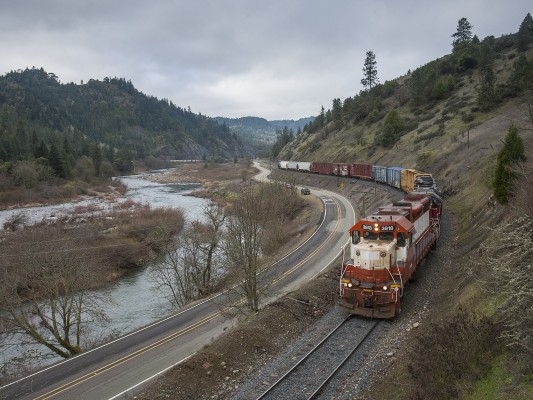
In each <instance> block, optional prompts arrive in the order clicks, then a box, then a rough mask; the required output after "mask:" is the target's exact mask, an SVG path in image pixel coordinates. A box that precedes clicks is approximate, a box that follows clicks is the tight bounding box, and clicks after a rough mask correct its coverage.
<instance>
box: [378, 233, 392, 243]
mask: <svg viewBox="0 0 533 400" xmlns="http://www.w3.org/2000/svg"><path fill="white" fill-rule="evenodd" d="M379 240H386V241H387V242H391V241H393V240H394V233H392V232H381V233H380V234H379Z"/></svg>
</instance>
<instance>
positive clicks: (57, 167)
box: [48, 143, 67, 178]
mask: <svg viewBox="0 0 533 400" xmlns="http://www.w3.org/2000/svg"><path fill="white" fill-rule="evenodd" d="M48 163H49V165H50V167H52V169H53V170H54V173H55V174H56V175H57V176H59V177H60V178H66V177H67V169H66V166H65V160H64V159H63V157H62V156H61V153H60V152H59V150H58V148H57V146H56V145H55V143H52V145H51V146H50V151H49V152H48Z"/></svg>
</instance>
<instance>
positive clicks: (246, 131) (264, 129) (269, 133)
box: [214, 116, 315, 144]
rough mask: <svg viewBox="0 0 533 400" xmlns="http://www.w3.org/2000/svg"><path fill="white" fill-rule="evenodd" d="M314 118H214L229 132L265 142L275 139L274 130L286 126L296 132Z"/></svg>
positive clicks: (269, 142)
mask: <svg viewBox="0 0 533 400" xmlns="http://www.w3.org/2000/svg"><path fill="white" fill-rule="evenodd" d="M314 119H315V117H313V116H311V117H306V118H300V119H298V120H292V119H285V120H273V121H268V120H266V119H265V118H260V117H251V116H249V117H241V118H225V117H215V118H214V120H215V121H217V122H218V123H219V124H224V125H226V126H227V127H228V128H229V129H230V131H231V132H233V133H236V134H237V135H238V136H239V137H241V138H243V139H249V140H256V141H259V142H263V143H267V144H272V143H274V142H275V141H276V131H278V130H283V129H284V128H287V129H290V130H292V131H293V132H294V133H296V132H297V131H298V129H300V130H302V129H303V128H304V126H305V125H307V124H309V123H310V122H312V121H314Z"/></svg>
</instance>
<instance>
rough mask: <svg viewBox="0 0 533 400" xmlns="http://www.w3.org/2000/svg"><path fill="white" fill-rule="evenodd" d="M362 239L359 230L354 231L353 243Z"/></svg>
mask: <svg viewBox="0 0 533 400" xmlns="http://www.w3.org/2000/svg"><path fill="white" fill-rule="evenodd" d="M360 240H361V236H360V234H359V231H353V232H352V243H353V244H357V243H359V242H360Z"/></svg>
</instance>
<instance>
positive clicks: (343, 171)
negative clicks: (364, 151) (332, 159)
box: [333, 163, 350, 176]
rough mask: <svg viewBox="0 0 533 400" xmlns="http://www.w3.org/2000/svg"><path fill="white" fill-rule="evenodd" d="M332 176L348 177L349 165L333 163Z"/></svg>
mask: <svg viewBox="0 0 533 400" xmlns="http://www.w3.org/2000/svg"><path fill="white" fill-rule="evenodd" d="M333 174H334V175H337V176H348V175H349V174H350V164H346V163H333Z"/></svg>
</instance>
